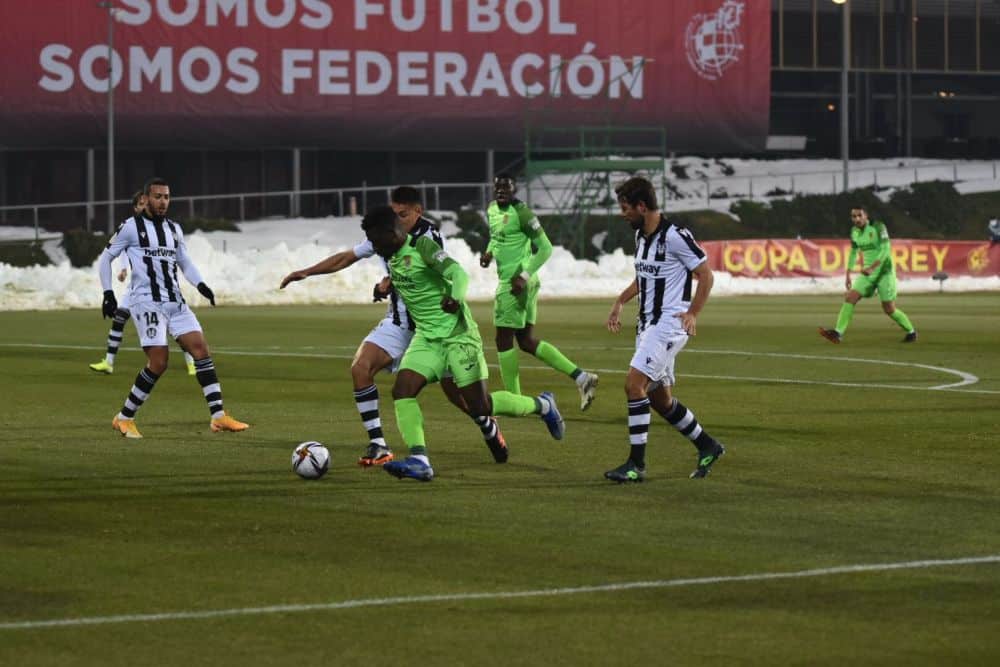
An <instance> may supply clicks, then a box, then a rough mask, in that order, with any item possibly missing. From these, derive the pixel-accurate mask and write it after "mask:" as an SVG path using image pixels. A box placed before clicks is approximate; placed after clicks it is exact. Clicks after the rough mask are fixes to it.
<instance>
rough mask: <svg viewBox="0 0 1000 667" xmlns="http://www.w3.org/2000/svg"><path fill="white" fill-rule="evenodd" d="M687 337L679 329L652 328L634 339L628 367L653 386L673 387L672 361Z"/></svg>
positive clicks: (685, 342)
mask: <svg viewBox="0 0 1000 667" xmlns="http://www.w3.org/2000/svg"><path fill="white" fill-rule="evenodd" d="M687 342H688V335H687V334H686V333H684V331H683V330H680V329H670V330H666V329H661V328H660V327H656V326H652V327H649V328H648V329H646V330H645V331H643V332H642V333H641V334H638V335H637V336H636V337H635V354H634V355H633V356H632V361H631V362H629V365H630V366H631V367H632V368H634V369H636V370H637V371H639V372H640V373H642V374H643V375H645V376H646V377H648V378H649V379H650V380H652V381H653V383H654V384H657V385H660V386H665V387H672V386H674V359H675V358H676V357H677V353H678V352H680V351H681V350H683V349H684V346H685V345H687Z"/></svg>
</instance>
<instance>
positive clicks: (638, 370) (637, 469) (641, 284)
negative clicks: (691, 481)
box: [604, 176, 726, 483]
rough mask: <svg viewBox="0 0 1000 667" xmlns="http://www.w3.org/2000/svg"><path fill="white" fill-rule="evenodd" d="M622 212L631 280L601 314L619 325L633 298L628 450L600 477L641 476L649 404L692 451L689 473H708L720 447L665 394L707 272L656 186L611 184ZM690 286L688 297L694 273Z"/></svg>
mask: <svg viewBox="0 0 1000 667" xmlns="http://www.w3.org/2000/svg"><path fill="white" fill-rule="evenodd" d="M615 194H616V195H617V196H618V204H619V206H620V207H621V211H622V217H623V218H625V220H626V221H627V222H628V223H629V225H630V226H631V227H632V229H634V230H635V245H636V248H635V274H636V278H635V280H633V281H632V284H630V285H629V286H628V287H626V288H625V290H624V291H623V292H622V293H621V294H620V295H619V297H618V299H617V300H616V301H615V303H614V305H613V306H612V308H611V314H610V315H609V316H608V322H607V327H608V330H609V331H612V332H614V333H617V332H619V331H621V320H620V319H619V317H620V315H621V310H622V306H623V305H624V304H625V303H627V302H628V301H630V300H631V299H632V298H634V297H635V296H636V295H638V297H639V318H638V327H637V329H636V331H637V333H636V345H635V354H634V355H633V357H632V361H631V362H630V364H629V370H628V377H627V378H626V380H625V394H626V398H627V401H628V430H629V442H630V444H631V450H630V452H629V457H628V460H627V461H625V463H624V464H622V465H620V466H618V467H617V468H615V469H614V470H609V471H607V472H606V473H604V476H605V477H606V478H607V479H609V480H612V481H614V482H619V483H623V482H641V481H642V480H643V479H644V478H645V476H646V458H645V455H646V438H647V435H648V432H649V414H650V407H652V408H653V409H654V410H656V412H657V413H659V414H660V416H661V417H663V418H664V419H666V420H667V422H668V423H669V424H670V425H671V426H673V427H674V428H675V429H677V430H678V431H680V433H681V434H682V435H684V436H685V437H687V438H688V440H690V441H691V442H692V443H693V444H694V446H695V448H696V449H697V450H698V467H697V468H696V469H695V470H694V472H692V473H691V477H692V478H695V479H697V478H702V477H705V476H706V475H708V473H709V471H710V470H711V468H712V464H713V463H715V462H716V461H717V460H718V459H719V457H721V456H722V455H723V454H724V453H725V451H726V448H725V447H723V446H722V444H721V443H719V442H717V441H716V440H715V439H714V438H712V437H711V436H710V435H709V434H708V432H707V431H705V430H704V429H703V428H702V427H701V425H700V424H699V423H698V420H697V419H696V418H695V416H694V413H693V412H691V411H690V410H689V409H687V408H686V407H684V405H683V404H682V403H681V402H680V401H679V400H677V398H675V397H674V396H672V395H671V389H672V387H673V385H674V379H675V378H674V361H675V359H676V358H677V354H678V353H679V352H680V351H681V350H682V349H684V346H685V345H686V344H687V342H688V338H689V337H690V336H694V335H695V333H696V329H697V322H698V315H699V313H701V310H702V308H704V307H705V302H706V301H708V295H709V293H710V292H711V291H712V282H713V276H712V270H711V269H710V268H709V267H708V262H707V261H706V260H707V259H708V258H707V256H706V255H705V251H704V250H702V249H701V247H700V246H699V245H698V244H697V243H696V242H695V240H694V237H693V236H692V235H691V232H690V231H688V230H687V229H685V228H684V227H680V226H678V225H677V224H675V223H672V222H671V221H670V220H669V219H668V218H667V217H666V216H665V215H662V214H661V213H660V211H659V207H658V206H657V202H656V191H655V190H654V189H653V184H652V183H650V182H649V181H648V180H647V179H645V178H642V177H640V176H635V177H633V178H630V179H628V180H627V181H625V183H623V184H622V185H620V186H619V187H618V188H616V189H615ZM695 278H697V283H698V287H697V289H696V290H695V291H694V294H693V295H692V293H691V292H692V290H691V288H692V286H693V283H694V279H695Z"/></svg>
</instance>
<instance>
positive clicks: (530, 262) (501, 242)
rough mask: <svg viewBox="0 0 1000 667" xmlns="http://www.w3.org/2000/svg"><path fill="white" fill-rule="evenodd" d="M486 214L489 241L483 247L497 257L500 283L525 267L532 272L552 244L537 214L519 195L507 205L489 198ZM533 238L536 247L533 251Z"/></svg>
mask: <svg viewBox="0 0 1000 667" xmlns="http://www.w3.org/2000/svg"><path fill="white" fill-rule="evenodd" d="M486 217H487V222H488V223H489V225H490V243H489V246H487V248H486V249H487V250H488V251H489V252H491V253H493V258H494V259H495V260H496V263H497V276H498V277H499V278H500V283H501V285H503V284H505V283H507V282H508V281H509V280H510V279H511V278H513V277H514V276H516V275H518V274H519V273H521V272H524V271H526V272H527V273H528V275H529V276H533V275H535V272H536V271H538V269H539V268H541V266H542V264H544V263H545V260H546V259H548V258H549V255H551V254H552V244H551V243H550V242H549V239H548V237H547V236H545V231H544V230H543V229H542V225H541V223H540V222H539V221H538V217H537V216H536V215H535V214H534V213H533V212H532V210H531V209H530V208H528V206H527V205H526V204H525V203H524V202H522V201H520V200H519V199H514V200H513V201H511V203H510V204H508V205H507V206H500V205H499V204H498V203H497V202H496V201H495V200H494V201H492V202H490V205H489V208H487V209H486ZM532 242H534V243H535V245H536V247H537V249H538V252H537V253H535V254H532V248H531V244H532Z"/></svg>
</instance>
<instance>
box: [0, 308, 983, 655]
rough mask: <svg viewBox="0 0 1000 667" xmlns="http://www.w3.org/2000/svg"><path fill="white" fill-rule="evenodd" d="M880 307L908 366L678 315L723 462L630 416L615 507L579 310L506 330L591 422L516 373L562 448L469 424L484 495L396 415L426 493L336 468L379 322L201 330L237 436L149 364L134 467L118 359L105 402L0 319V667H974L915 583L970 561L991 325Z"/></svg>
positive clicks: (961, 592) (75, 343) (947, 601)
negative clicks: (559, 358) (524, 340)
mask: <svg viewBox="0 0 1000 667" xmlns="http://www.w3.org/2000/svg"><path fill="white" fill-rule="evenodd" d="M900 305H901V306H902V307H903V308H904V309H905V310H906V311H907V313H908V314H909V315H910V317H911V319H912V320H913V321H914V323H915V324H916V325H917V327H918V329H919V331H920V340H919V342H918V343H916V344H914V345H902V344H901V343H900V342H899V341H900V339H901V338H902V333H901V332H900V331H899V330H898V329H897V328H895V325H893V324H892V322H891V321H890V320H889V319H888V318H886V317H885V316H884V315H883V314H882V313H881V312H880V310H879V309H878V306H877V304H874V303H871V302H867V301H866V302H864V303H863V304H862V305H861V306H860V307H859V309H858V311H857V312H858V314H857V316H856V317H855V320H854V322H853V324H852V326H851V328H850V330H849V331H848V334H847V336H846V337H845V341H844V343H843V344H842V345H839V346H833V345H831V344H829V343H827V342H826V341H825V340H823V339H822V338H820V337H819V336H818V335H817V333H816V327H817V326H819V325H827V326H828V325H830V324H831V323H832V321H833V319H834V317H835V315H836V312H837V309H838V307H839V299H837V298H836V297H823V298H818V297H781V298H778V297H774V298H762V297H760V298H758V297H740V298H717V299H714V300H712V301H710V303H709V305H708V307H707V308H706V311H705V313H704V314H703V316H702V318H701V319H700V321H699V333H698V336H697V337H696V338H695V339H693V340H692V341H691V343H690V344H689V345H688V347H687V349H686V350H685V351H684V352H683V353H682V354H681V355H680V357H679V360H678V368H677V371H678V385H677V387H676V394H677V396H678V397H679V398H680V399H681V400H682V401H683V402H684V403H685V404H686V405H687V406H688V407H690V408H691V409H692V410H693V411H694V412H695V413H696V414H697V416H698V418H699V420H700V421H701V423H702V424H703V425H704V426H705V428H706V429H708V431H709V432H710V433H712V434H713V435H714V436H715V437H717V438H718V439H720V440H722V441H723V442H725V443H726V445H727V447H728V452H727V455H726V456H725V457H724V458H723V459H722V460H721V461H720V462H719V463H718V464H717V465H716V466H715V469H714V470H713V472H712V474H711V475H710V476H709V478H708V479H706V480H703V481H700V482H699V481H692V480H688V479H687V475H688V473H689V472H690V471H691V470H692V469H693V467H694V464H695V456H694V449H693V447H691V445H690V444H689V443H688V441H687V440H685V439H684V438H683V437H681V436H680V435H678V434H677V433H676V432H674V431H673V429H671V428H670V427H669V426H668V425H667V424H665V423H664V422H663V421H662V420H660V419H659V418H658V417H656V416H655V415H654V421H653V426H652V428H651V431H650V442H649V447H648V449H647V466H648V478H647V482H646V483H644V484H641V485H632V486H618V485H614V484H610V483H608V482H606V481H605V480H604V479H603V478H602V473H603V471H604V470H607V469H609V468H612V467H614V466H616V465H618V464H620V463H621V462H622V461H624V460H625V458H626V456H627V453H628V444H627V442H628V441H627V428H626V426H625V416H624V415H625V405H624V403H625V399H624V393H623V391H622V385H623V382H624V371H625V369H626V367H627V365H628V361H629V358H630V356H631V351H632V349H633V348H632V343H633V339H632V336H631V335H629V334H621V335H618V336H614V335H612V334H609V333H607V332H606V331H605V330H604V328H603V322H604V318H605V317H606V315H607V311H608V308H609V306H610V303H606V302H605V301H603V300H602V301H554V302H553V301H546V302H543V304H542V308H541V321H540V322H539V325H538V331H539V333H540V334H541V335H542V337H543V338H544V339H546V340H549V341H550V342H552V343H553V344H555V345H557V346H558V347H560V349H562V350H563V352H564V353H566V354H567V356H569V357H570V358H572V359H574V360H575V361H576V362H577V363H579V364H580V365H582V366H584V367H587V368H596V369H599V370H600V373H601V387H600V391H599V394H598V398H597V401H596V402H595V404H594V406H593V407H592V408H591V410H590V411H588V412H586V413H581V412H580V411H579V410H578V399H577V394H576V391H575V388H574V387H573V385H572V382H571V381H570V380H568V379H567V378H565V377H562V376H560V375H558V374H557V373H556V372H554V371H551V370H548V369H544V368H540V363H539V362H537V361H536V360H534V359H533V358H531V357H528V356H526V355H522V368H523V370H522V385H523V386H524V389H525V391H526V392H531V393H537V392H539V391H542V390H544V389H552V390H553V391H555V392H556V394H557V396H558V397H559V399H560V406H561V408H562V410H563V413H564V416H565V417H566V419H567V437H566V440H564V441H562V442H555V441H552V440H551V439H550V438H549V437H548V434H547V432H546V430H545V428H544V426H543V424H542V423H541V422H540V421H539V420H538V419H537V418H524V419H512V418H501V425H502V427H503V430H504V433H505V435H506V437H507V440H508V442H509V444H510V447H511V460H510V462H509V463H508V464H506V465H496V464H494V463H493V462H492V459H491V458H490V455H489V453H488V451H487V449H486V447H485V446H484V445H483V443H482V440H481V438H480V435H479V431H478V430H477V429H476V427H475V426H474V425H473V424H472V423H471V421H470V420H468V419H467V418H466V417H464V416H463V415H460V414H458V413H457V412H456V411H455V410H454V408H452V407H451V406H450V404H448V403H447V402H446V401H445V399H444V397H443V395H442V394H441V392H440V390H439V389H437V388H436V387H433V386H432V387H428V388H427V389H426V390H425V391H424V393H423V395H422V397H421V404H422V405H423V407H424V411H425V416H426V428H427V438H428V445H429V447H430V454H431V458H432V462H433V465H434V468H435V471H436V473H437V477H436V478H435V480H434V481H433V482H432V483H430V484H420V483H417V482H413V481H412V480H403V481H398V480H395V479H393V478H391V477H390V476H389V475H386V474H385V473H384V472H382V471H380V470H362V469H359V468H357V467H356V465H355V460H356V459H357V457H358V455H359V454H360V453H361V451H362V450H363V447H364V445H365V444H366V443H365V437H364V431H363V429H362V428H361V424H360V421H359V419H358V416H357V413H356V410H355V407H354V403H353V400H352V397H351V385H350V377H349V373H348V366H349V363H350V357H351V356H352V354H353V351H354V349H355V347H356V346H357V344H358V342H359V341H360V340H361V338H362V337H363V336H364V335H365V334H366V333H367V332H368V330H369V329H370V328H371V326H372V325H373V324H374V323H375V322H376V321H377V320H378V318H379V317H380V315H381V313H382V310H381V308H380V307H379V306H368V307H366V306H329V307H308V308H299V307H294V308H293V307H288V308H218V309H214V310H212V309H201V310H200V311H199V313H198V315H199V318H200V319H201V321H202V325H203V326H204V328H205V331H206V335H207V337H208V339H209V342H210V344H211V345H212V348H213V357H214V359H215V362H216V366H217V367H218V370H219V376H220V379H221V381H222V385H223V392H224V396H225V401H226V407H227V409H228V410H229V411H230V412H231V413H233V414H234V416H236V417H238V418H239V419H242V420H245V421H249V422H250V423H251V424H252V428H251V430H249V431H247V432H245V433H240V434H233V433H222V434H213V433H210V432H209V430H208V412H207V409H206V407H205V403H204V400H203V399H202V397H201V392H200V389H199V388H198V386H197V384H196V382H195V381H194V379H193V378H189V377H188V376H187V375H186V374H185V373H184V369H183V363H182V362H181V359H180V355H179V354H176V355H174V357H173V362H174V366H173V368H172V369H171V371H169V372H168V373H167V374H166V375H165V376H164V378H163V379H162V380H161V381H160V382H159V384H158V385H157V387H156V390H155V392H154V393H153V395H152V397H151V398H150V400H149V401H148V402H147V403H146V405H145V406H144V407H143V409H142V411H141V412H140V413H139V416H138V424H139V427H140V429H141V430H142V432H143V434H144V435H145V438H144V439H143V440H140V441H126V440H124V439H122V438H120V437H118V436H116V435H115V433H114V432H112V430H111V428H110V423H111V418H112V416H113V415H114V414H115V413H116V411H117V410H118V409H119V407H120V405H121V402H122V399H123V398H124V396H125V394H126V393H127V391H128V389H129V387H130V386H131V383H132V380H133V378H134V377H135V373H136V371H137V370H138V369H139V368H140V366H141V364H142V354H141V352H140V351H139V350H138V349H136V348H135V342H136V337H135V332H134V330H133V329H132V326H131V325H129V328H128V329H126V338H125V349H124V350H123V352H122V353H121V355H120V356H119V360H118V363H117V365H116V372H115V375H113V376H110V377H107V376H97V375H95V374H93V373H92V372H91V371H89V370H88V369H87V363H89V362H92V361H96V360H98V359H99V358H100V357H101V355H102V354H103V346H104V337H105V335H106V332H107V321H106V320H105V321H102V320H101V319H100V318H99V315H98V313H97V312H96V311H94V312H90V311H71V312H20V313H10V312H6V313H0V327H2V329H0V330H2V331H3V332H4V333H3V337H2V339H0V360H2V362H3V373H2V375H0V390H2V395H3V397H4V399H3V402H2V412H0V414H2V423H3V436H2V442H0V508H2V509H0V664H3V665H60V666H65V665H102V666H106V665H177V664H185V665H213V666H218V665H250V664H253V665H293V664H331V665H403V664H421V665H457V664H468V665H521V664H538V665H543V664H544V665H606V664H647V665H662V664H765V665H766V664H810V665H817V664H825V665H843V664H845V663H848V662H850V663H855V664H878V665H886V664H905V665H914V664H953V663H957V662H959V661H961V662H962V664H966V665H974V664H982V665H987V664H990V665H992V664H996V663H997V661H998V660H1000V637H998V633H997V632H996V629H997V627H998V623H1000V603H998V600H1000V562H997V561H996V560H994V561H987V562H979V563H969V562H964V561H960V562H956V563H951V564H934V563H924V564H923V565H919V564H914V562H915V561H927V560H937V559H944V560H954V559H966V558H977V557H1000V486H998V483H997V479H998V476H1000V426H998V423H1000V416H998V415H1000V412H998V409H997V406H998V405H1000V298H998V296H997V295H996V294H969V295H949V294H943V295H940V294H935V295H921V296H910V295H906V296H905V297H904V298H902V299H901V300H900ZM474 310H475V312H476V316H477V319H478V320H479V322H480V327H481V330H482V332H483V334H484V338H485V339H486V340H487V342H488V351H487V358H488V360H489V361H490V362H491V363H493V362H495V352H494V351H493V349H492V344H491V343H492V340H491V339H492V326H491V324H490V310H489V306H488V304H476V307H475V308H474ZM626 312H627V314H628V313H634V310H627V311H626ZM493 375H494V377H493V381H492V385H493V386H494V387H498V386H499V373H497V372H496V371H495V369H494V372H493ZM391 382H392V379H391V376H389V375H382V376H381V378H380V381H379V387H380V391H381V394H382V418H383V425H384V428H385V431H386V433H387V436H388V437H389V439H390V441H391V443H392V444H393V445H395V448H396V451H397V453H402V447H401V446H400V445H399V436H398V432H397V431H396V428H395V419H394V416H393V412H392V408H391V399H390V393H389V389H390V387H391ZM313 439H315V440H319V441H321V442H323V443H324V444H326V445H327V446H328V447H329V448H330V450H331V453H332V457H333V462H332V466H331V470H330V472H329V473H328V474H327V476H326V477H325V478H324V479H322V480H320V481H318V482H304V481H301V480H299V479H298V478H297V477H296V476H295V475H294V474H293V473H292V472H291V469H290V456H291V452H292V449H293V448H294V446H295V445H296V444H297V443H298V442H300V441H303V440H313ZM897 563H908V565H906V566H905V567H904V566H901V567H900V568H898V569H875V570H870V571H843V570H841V569H837V568H843V567H844V566H850V565H874V566H883V565H889V564H897ZM807 571H809V572H807ZM780 573H786V574H789V573H795V575H794V576H791V575H790V576H787V577H775V576H773V575H776V574H780ZM733 577H742V578H741V579H736V580H734V579H733ZM637 582H651V583H647V584H637ZM582 587H595V588H594V589H585V590H579V589H580V588H582ZM527 593H530V595H529V594H527ZM521 594H524V595H521ZM284 605H288V607H282V606H284ZM215 612H222V613H219V614H217V615H216V614H215ZM160 615H162V616H160ZM49 621H59V622H61V623H62V624H46V622H49Z"/></svg>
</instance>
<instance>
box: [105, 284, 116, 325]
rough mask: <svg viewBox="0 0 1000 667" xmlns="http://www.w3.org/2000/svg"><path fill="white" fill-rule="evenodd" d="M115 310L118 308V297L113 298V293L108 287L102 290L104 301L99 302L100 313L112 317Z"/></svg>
mask: <svg viewBox="0 0 1000 667" xmlns="http://www.w3.org/2000/svg"><path fill="white" fill-rule="evenodd" d="M116 310H118V299H116V298H115V293H114V292H112V291H111V290H109V289H106V290H104V302H103V303H101V313H103V314H104V317H110V318H111V319H114V317H115V311H116Z"/></svg>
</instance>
